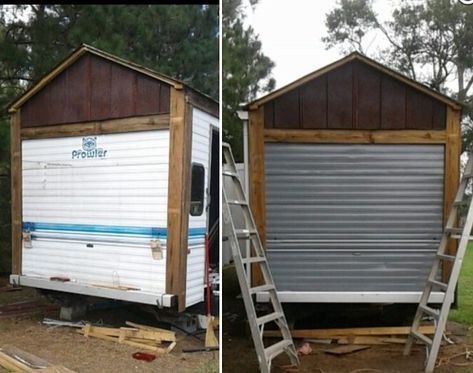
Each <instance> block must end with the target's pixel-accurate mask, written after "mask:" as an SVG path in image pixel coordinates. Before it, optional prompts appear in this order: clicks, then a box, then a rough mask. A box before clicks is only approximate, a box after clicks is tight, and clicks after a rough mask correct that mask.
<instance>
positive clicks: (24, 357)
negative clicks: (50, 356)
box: [1, 345, 51, 369]
mask: <svg viewBox="0 0 473 373" xmlns="http://www.w3.org/2000/svg"><path fill="white" fill-rule="evenodd" d="M1 350H2V352H4V353H5V354H7V355H9V356H11V357H13V358H19V359H21V361H22V362H24V363H25V364H27V365H28V366H29V367H30V368H34V369H41V368H46V367H49V366H51V364H50V363H48V362H47V361H46V360H44V359H41V358H39V357H38V356H36V355H33V354H30V353H29V352H26V351H23V350H21V349H19V348H18V347H15V346H11V345H5V346H2V348H1Z"/></svg>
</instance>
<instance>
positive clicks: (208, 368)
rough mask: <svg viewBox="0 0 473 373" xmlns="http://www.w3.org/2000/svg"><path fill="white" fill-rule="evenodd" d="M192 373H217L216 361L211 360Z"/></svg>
mask: <svg viewBox="0 0 473 373" xmlns="http://www.w3.org/2000/svg"><path fill="white" fill-rule="evenodd" d="M194 373H218V360H211V361H208V362H207V363H205V364H204V365H202V366H201V367H199V368H197V370H195V371H194Z"/></svg>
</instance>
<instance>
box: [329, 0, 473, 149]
mask: <svg viewBox="0 0 473 373" xmlns="http://www.w3.org/2000/svg"><path fill="white" fill-rule="evenodd" d="M325 25H326V27H327V36H325V37H323V38H322V40H323V41H324V42H325V44H326V46H327V48H332V47H335V46H339V47H340V48H341V49H342V50H343V51H344V52H346V51H353V50H357V51H359V52H361V53H364V48H365V47H366V45H367V43H368V42H369V39H371V40H372V38H371V37H370V35H372V33H373V32H377V33H380V34H381V35H383V37H384V38H385V39H386V41H387V43H386V45H387V46H386V47H385V48H380V49H378V50H377V51H376V52H375V54H376V55H375V56H373V57H376V59H378V60H381V61H383V62H384V63H385V64H386V65H388V66H391V67H393V68H395V69H397V70H398V71H400V72H402V73H404V74H406V75H408V76H410V77H412V78H413V79H416V80H418V81H421V82H423V83H425V84H427V85H429V86H430V87H431V88H433V89H435V90H437V91H440V92H442V93H446V94H448V95H450V96H451V97H453V98H456V99H457V100H458V101H460V102H461V103H462V104H463V105H464V109H463V121H462V126H463V149H464V150H465V149H469V150H473V89H472V85H473V53H472V51H473V6H466V5H463V4H461V3H460V2H458V1H449V0H424V1H413V0H406V1H402V2H400V3H399V6H398V7H397V8H395V9H394V10H393V12H392V15H391V19H390V20H388V21H387V22H384V23H383V22H380V20H379V17H378V15H377V14H376V12H375V11H374V9H373V0H340V1H339V2H338V3H337V6H336V7H335V8H334V9H333V10H332V11H331V12H329V13H328V14H327V17H326V21H325Z"/></svg>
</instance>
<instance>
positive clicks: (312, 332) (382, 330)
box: [264, 325, 435, 339]
mask: <svg viewBox="0 0 473 373" xmlns="http://www.w3.org/2000/svg"><path fill="white" fill-rule="evenodd" d="M410 330H411V327H410V326H389V327H373V328H341V329H300V330H291V335H292V337H293V338H333V339H336V338H345V337H348V336H367V335H376V336H381V335H407V334H409V331H410ZM419 332H421V333H422V334H426V335H429V334H434V332H435V327H434V326H433V325H423V326H420V327H419ZM264 336H265V337H280V336H281V332H280V331H279V330H266V331H265V332H264Z"/></svg>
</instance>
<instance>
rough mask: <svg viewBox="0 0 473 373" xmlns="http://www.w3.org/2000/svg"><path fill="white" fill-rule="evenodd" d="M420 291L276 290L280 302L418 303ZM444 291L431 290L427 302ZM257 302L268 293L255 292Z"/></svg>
mask: <svg viewBox="0 0 473 373" xmlns="http://www.w3.org/2000/svg"><path fill="white" fill-rule="evenodd" d="M421 295H422V293H421V292H417V291H406V292H394V291H387V292H377V291H366V292H351V291H345V292H322V291H320V292H317V291H314V292H296V291H278V297H279V300H280V301H281V302H282V303H419V301H420V297H421ZM444 295H445V293H442V292H432V294H431V296H430V299H429V302H430V303H441V302H442V301H443V298H444ZM256 301H257V302H262V303H264V302H269V293H268V292H261V293H257V294H256Z"/></svg>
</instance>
